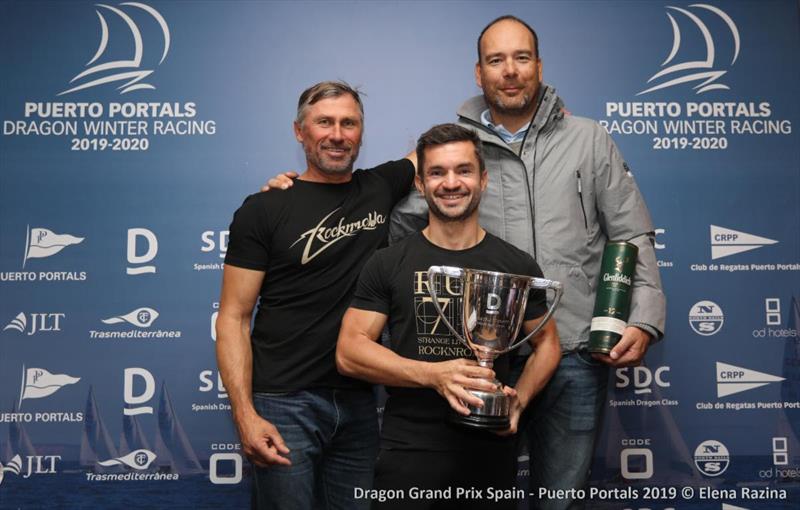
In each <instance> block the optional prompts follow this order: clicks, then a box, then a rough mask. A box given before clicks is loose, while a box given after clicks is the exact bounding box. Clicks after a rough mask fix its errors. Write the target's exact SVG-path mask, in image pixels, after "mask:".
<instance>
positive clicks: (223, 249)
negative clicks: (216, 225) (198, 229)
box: [200, 230, 230, 259]
mask: <svg viewBox="0 0 800 510" xmlns="http://www.w3.org/2000/svg"><path fill="white" fill-rule="evenodd" d="M229 234H230V232H229V231H228V230H222V231H219V232H214V231H213V230H207V231H205V232H203V234H202V235H201V236H200V238H201V239H202V240H203V246H202V247H201V248H200V250H201V251H203V252H204V253H210V252H212V251H214V250H217V249H219V258H221V259H224V258H225V254H226V253H228V236H229ZM215 237H216V239H215Z"/></svg>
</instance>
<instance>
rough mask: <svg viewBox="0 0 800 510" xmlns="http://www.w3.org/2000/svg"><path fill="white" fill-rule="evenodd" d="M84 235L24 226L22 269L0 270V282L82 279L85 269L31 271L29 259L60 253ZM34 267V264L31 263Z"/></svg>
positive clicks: (79, 241) (81, 239)
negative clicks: (59, 232)
mask: <svg viewBox="0 0 800 510" xmlns="http://www.w3.org/2000/svg"><path fill="white" fill-rule="evenodd" d="M84 239H85V237H79V236H76V235H73V234H68V233H63V234H58V233H56V232H54V231H52V230H50V229H49V228H45V227H33V228H31V226H30V225H27V226H26V227H25V249H24V253H23V255H22V269H23V270H22V271H3V272H0V282H35V281H46V282H60V281H84V280H86V271H31V267H30V266H31V264H29V262H30V260H31V259H45V258H49V257H52V256H54V255H57V254H59V253H61V251H63V250H64V249H65V248H68V247H71V246H75V245H80V244H81V243H83V241H84ZM33 266H34V267H36V265H35V264H33Z"/></svg>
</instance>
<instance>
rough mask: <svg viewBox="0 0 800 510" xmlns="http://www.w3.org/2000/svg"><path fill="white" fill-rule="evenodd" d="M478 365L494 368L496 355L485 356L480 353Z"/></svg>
mask: <svg viewBox="0 0 800 510" xmlns="http://www.w3.org/2000/svg"><path fill="white" fill-rule="evenodd" d="M477 358H478V365H479V366H482V367H483V368H494V357H492V356H490V357H485V356H481V355H478V356H477Z"/></svg>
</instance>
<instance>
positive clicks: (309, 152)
mask: <svg viewBox="0 0 800 510" xmlns="http://www.w3.org/2000/svg"><path fill="white" fill-rule="evenodd" d="M305 153H306V159H307V160H308V161H310V162H311V163H313V164H314V166H315V167H316V168H317V169H318V170H319V171H320V172H322V173H323V174H325V175H333V176H339V175H344V174H348V173H352V172H353V164H354V163H355V162H356V158H358V151H357V150H356V151H351V152H350V155H351V157H350V162H349V163H348V164H347V165H346V166H345V167H343V168H339V167H330V166H327V165H325V164H323V162H322V159H321V158H318V157H317V153H316V151H315V150H314V149H313V148H305Z"/></svg>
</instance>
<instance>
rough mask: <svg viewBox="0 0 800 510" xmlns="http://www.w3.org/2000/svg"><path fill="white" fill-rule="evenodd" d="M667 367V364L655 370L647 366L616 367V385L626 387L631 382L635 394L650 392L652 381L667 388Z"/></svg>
mask: <svg viewBox="0 0 800 510" xmlns="http://www.w3.org/2000/svg"><path fill="white" fill-rule="evenodd" d="M669 369H670V367H668V366H664V367H658V368H657V369H656V370H655V371H651V370H650V369H649V368H647V367H633V368H618V369H617V371H616V375H617V382H616V387H617V388H627V387H629V386H630V385H631V384H633V387H634V388H635V389H634V393H636V394H637V395H640V394H646V393H652V392H653V390H652V388H651V387H650V386H651V385H652V384H653V383H655V384H656V386H658V387H660V388H669V381H667V380H666V373H667V372H669ZM631 375H632V376H631Z"/></svg>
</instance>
